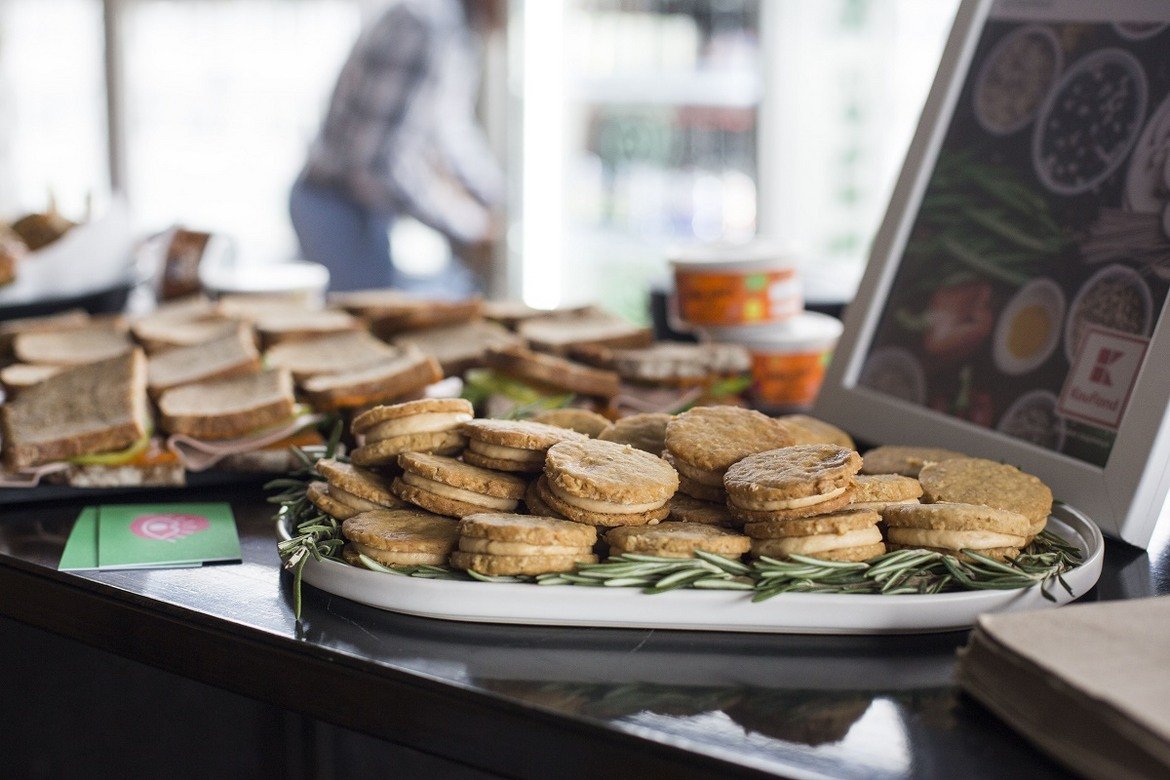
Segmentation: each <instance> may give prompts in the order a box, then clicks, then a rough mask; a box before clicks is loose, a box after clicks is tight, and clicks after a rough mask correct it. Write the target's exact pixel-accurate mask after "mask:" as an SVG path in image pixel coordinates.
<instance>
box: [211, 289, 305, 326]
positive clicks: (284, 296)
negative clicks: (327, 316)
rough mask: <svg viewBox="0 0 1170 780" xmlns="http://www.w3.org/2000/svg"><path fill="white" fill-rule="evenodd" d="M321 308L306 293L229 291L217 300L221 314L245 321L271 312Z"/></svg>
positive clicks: (216, 303)
mask: <svg viewBox="0 0 1170 780" xmlns="http://www.w3.org/2000/svg"><path fill="white" fill-rule="evenodd" d="M320 309H321V304H320V303H316V302H314V301H313V300H312V298H311V297H310V296H308V295H306V294H304V293H229V294H227V295H221V296H219V298H217V299H216V301H215V310H216V311H218V312H219V313H220V315H222V316H224V317H228V318H231V319H236V320H242V321H244V322H255V321H256V320H258V319H261V318H263V317H267V316H268V315H270V314H285V313H288V312H290V311H320Z"/></svg>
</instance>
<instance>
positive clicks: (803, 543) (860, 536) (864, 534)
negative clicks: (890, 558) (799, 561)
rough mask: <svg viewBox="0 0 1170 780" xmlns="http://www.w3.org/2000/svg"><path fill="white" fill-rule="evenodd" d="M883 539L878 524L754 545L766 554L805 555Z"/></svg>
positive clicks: (786, 537) (862, 544) (860, 545)
mask: <svg viewBox="0 0 1170 780" xmlns="http://www.w3.org/2000/svg"><path fill="white" fill-rule="evenodd" d="M881 540H882V532H881V531H879V530H878V528H877V526H876V525H871V526H869V527H868V528H859V529H857V530H856V531H846V532H845V533H843V534H813V535H812V536H785V537H782V538H780V539H760V540H757V541H756V542H755V543H754V544H753V545H752V547H753V551H756V550H758V551H761V552H764V553H765V554H769V555H771V554H778V555H791V554H793V553H796V554H797V555H803V554H805V553H818V552H825V551H827V550H843V549H845V548H846V547H862V546H865V545H870V544H877V543H878V542H880V541H881Z"/></svg>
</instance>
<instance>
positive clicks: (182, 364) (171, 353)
mask: <svg viewBox="0 0 1170 780" xmlns="http://www.w3.org/2000/svg"><path fill="white" fill-rule="evenodd" d="M258 371H260V353H259V352H258V351H257V350H256V344H255V343H254V342H253V340H252V332H251V330H250V329H248V328H246V327H244V326H236V328H235V329H234V330H233V331H232V332H231V333H229V334H228V335H226V336H223V337H221V338H218V339H215V340H214V341H208V342H206V343H204V344H196V345H194V346H190V347H172V348H171V349H167V350H164V351H162V352H159V353H157V354H154V355H151V357H150V367H149V372H148V373H149V380H148V386H149V388H150V392H151V393H152V394H153V395H155V396H157V395H158V394H160V393H162V392H163V391H164V390H169V389H170V388H172V387H179V386H180V385H190V384H194V383H196V382H206V381H209V380H212V379H226V378H228V377H235V376H244V375H247V374H255V373H257V372H258Z"/></svg>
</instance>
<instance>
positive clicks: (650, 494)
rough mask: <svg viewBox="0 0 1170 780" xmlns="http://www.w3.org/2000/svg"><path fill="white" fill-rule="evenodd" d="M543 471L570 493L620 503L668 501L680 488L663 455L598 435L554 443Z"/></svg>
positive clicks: (671, 468)
mask: <svg viewBox="0 0 1170 780" xmlns="http://www.w3.org/2000/svg"><path fill="white" fill-rule="evenodd" d="M544 475H545V477H546V478H547V479H548V481H549V483H550V484H553V485H556V486H557V488H558V489H559V490H561V491H563V492H565V493H568V494H569V495H572V496H580V497H581V498H588V499H593V500H595V501H609V502H613V503H618V504H648V503H651V502H660V501H666V500H667V499H669V498H670V497H671V496H672V495H674V493H675V491H676V490H678V473H677V472H676V471H675V470H674V468H673V467H672V466H671V465H670V464H669V463H667V462H666V461H664V460H663V459H662V458H659V457H658V456H656V455H651V454H650V453H649V452H643V451H642V450H639V449H635V448H633V447H631V446H629V445H628V444H617V443H615V442H611V441H598V440H596V439H585V440H583V441H563V442H561V443H559V444H554V445H553V446H552V447H550V448H549V450H548V455H547V456H546V457H545V461H544Z"/></svg>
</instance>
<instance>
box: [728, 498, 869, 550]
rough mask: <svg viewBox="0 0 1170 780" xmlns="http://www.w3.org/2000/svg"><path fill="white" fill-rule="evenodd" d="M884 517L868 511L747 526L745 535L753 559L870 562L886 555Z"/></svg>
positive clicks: (835, 513) (833, 513)
mask: <svg viewBox="0 0 1170 780" xmlns="http://www.w3.org/2000/svg"><path fill="white" fill-rule="evenodd" d="M879 520H881V515H879V514H878V513H877V512H874V511H872V510H869V509H848V510H844V511H840V512H830V513H828V514H823V515H816V516H814V517H804V518H797V519H790V520H771V521H762V522H754V523H748V524H746V525H745V526H744V527H743V530H744V533H746V534H747V535H748V536H750V537H751V538H752V550H751V552H752V555H753V556H755V557H757V558H761V557H767V558H785V557H787V556H790V555H806V556H809V557H812V558H821V559H824V560H829V561H867V560H869V559H870V558H876V557H877V556H879V555H881V554H883V553H884V552H885V551H886V546H885V544H884V543H883V542H882V532H881V530H879V528H878V521H879Z"/></svg>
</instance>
